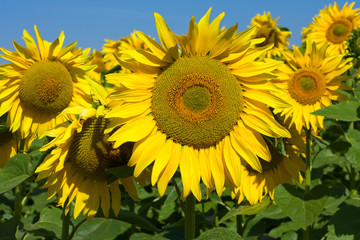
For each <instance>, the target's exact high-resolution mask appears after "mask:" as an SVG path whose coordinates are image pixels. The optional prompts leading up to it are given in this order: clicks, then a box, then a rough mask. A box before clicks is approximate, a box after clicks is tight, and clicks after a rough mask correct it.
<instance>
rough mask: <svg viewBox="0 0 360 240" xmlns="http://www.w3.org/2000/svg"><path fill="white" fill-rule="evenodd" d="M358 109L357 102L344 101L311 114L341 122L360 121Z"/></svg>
mask: <svg viewBox="0 0 360 240" xmlns="http://www.w3.org/2000/svg"><path fill="white" fill-rule="evenodd" d="M359 107H360V102H358V101H345V102H340V103H337V104H334V105H330V106H327V107H324V108H321V109H319V110H316V111H315V112H313V113H312V114H314V115H318V116H325V117H327V118H332V119H338V120H341V121H349V122H351V121H358V120H360V108H359Z"/></svg>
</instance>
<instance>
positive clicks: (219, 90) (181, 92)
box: [106, 9, 290, 201]
mask: <svg viewBox="0 0 360 240" xmlns="http://www.w3.org/2000/svg"><path fill="white" fill-rule="evenodd" d="M210 12H211V9H209V11H208V12H207V13H206V14H205V16H204V17H202V18H201V19H200V21H199V22H198V23H196V22H195V18H194V17H193V18H192V19H191V21H190V25H189V31H188V33H187V35H177V34H175V33H174V32H172V31H171V30H170V28H169V27H168V26H167V24H166V22H165V20H164V19H163V18H162V17H161V16H160V15H159V14H157V13H155V22H156V27H157V31H158V35H159V40H160V42H161V44H159V43H157V42H156V41H154V40H153V39H152V38H150V37H149V36H147V35H146V34H144V33H142V32H139V31H137V32H136V34H137V35H138V37H139V38H140V39H142V40H143V41H144V42H145V43H146V44H147V45H148V47H149V50H127V51H123V52H120V54H121V56H123V58H119V61H120V64H121V65H122V66H126V68H127V69H129V70H131V72H127V73H114V74H109V75H107V76H106V77H107V79H112V80H113V81H115V80H116V81H119V83H120V84H121V85H122V86H123V87H122V89H120V90H118V91H117V92H115V93H113V94H111V96H110V97H111V98H112V99H113V101H120V102H123V104H122V105H119V106H114V109H113V110H111V111H110V112H109V113H108V114H107V115H106V118H112V119H116V120H115V121H113V123H112V124H111V125H110V126H109V128H108V129H107V130H106V132H113V134H112V135H111V136H110V137H109V141H114V147H119V146H120V145H122V144H123V143H126V142H135V146H134V150H133V154H132V156H131V158H130V161H129V163H128V165H129V166H135V169H134V176H135V177H137V176H139V174H141V172H143V170H144V169H146V167H148V166H150V165H151V166H152V176H151V183H152V184H153V185H155V184H156V183H157V187H158V190H159V194H160V195H161V196H162V195H163V194H164V192H165V189H166V187H167V184H168V182H169V180H170V179H171V178H172V177H173V175H174V173H175V172H176V171H177V169H178V167H179V168H180V173H181V178H182V184H183V193H182V197H186V196H187V195H189V193H192V194H194V196H195V197H196V199H197V200H198V201H200V200H201V191H200V181H201V180H202V181H203V182H204V184H205V186H206V187H207V189H208V192H209V191H211V190H212V189H213V188H214V185H215V188H216V191H217V193H218V194H219V195H221V194H222V192H223V190H224V186H229V187H234V186H239V185H240V184H241V175H240V173H241V160H244V161H246V162H247V163H248V164H249V165H250V166H251V167H252V168H253V169H255V170H256V171H259V172H261V171H262V167H261V164H260V161H259V158H262V159H264V160H265V161H269V160H270V156H271V154H270V151H269V149H268V147H267V144H266V142H265V140H264V138H263V136H262V134H264V135H266V136H270V137H274V138H278V137H290V134H289V132H288V131H287V130H286V129H285V128H283V127H282V126H281V125H280V124H278V123H277V122H276V121H275V119H274V118H273V116H272V114H271V112H270V111H269V110H268V107H267V106H266V105H265V102H266V104H268V105H270V106H272V107H286V106H288V105H287V103H286V102H284V101H282V100H281V99H279V98H277V97H275V96H273V95H272V94H270V90H272V89H273V88H275V87H274V86H273V85H272V84H271V83H270V82H269V81H268V80H270V79H272V78H274V77H275V75H273V70H275V69H276V68H278V67H279V66H281V65H282V62H279V61H276V60H273V59H265V60H258V61H257V60H256V59H257V58H258V57H259V56H260V55H262V54H264V53H265V52H266V51H267V50H269V49H271V48H272V45H269V46H264V47H256V45H257V44H259V43H261V42H262V41H263V39H254V38H252V36H253V34H254V32H255V30H256V29H255V28H250V29H248V30H246V31H244V32H240V33H237V25H235V26H232V27H230V28H227V29H224V28H223V29H222V30H220V27H219V25H220V21H221V19H222V18H223V17H224V13H222V14H220V15H219V16H217V17H216V18H215V19H214V20H213V21H212V22H209V18H210ZM119 126H121V127H120V128H118V127H119Z"/></svg>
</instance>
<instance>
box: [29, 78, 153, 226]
mask: <svg viewBox="0 0 360 240" xmlns="http://www.w3.org/2000/svg"><path fill="white" fill-rule="evenodd" d="M92 85H93V86H95V89H93V92H94V94H97V96H95V97H94V99H97V100H100V103H104V100H106V90H105V89H104V88H103V87H102V86H101V85H100V84H98V83H96V82H93V83H92ZM106 111H107V108H106V106H104V105H100V106H98V108H97V109H95V108H86V107H83V106H79V105H78V106H74V107H72V108H69V109H67V110H66V111H64V113H63V114H64V115H65V116H66V117H67V121H66V122H65V123H62V124H60V125H57V126H56V127H55V128H53V129H51V130H48V131H47V132H46V135H47V136H49V137H53V138H54V139H53V140H52V141H51V142H49V143H48V144H47V145H45V146H43V147H42V148H41V149H40V150H42V151H45V150H48V149H51V148H53V149H52V151H51V153H50V154H49V155H48V156H46V158H45V159H44V161H43V162H42V163H41V165H40V166H39V167H38V168H37V169H36V171H35V172H36V173H38V177H37V181H39V180H41V179H44V178H47V180H46V183H45V184H44V186H43V187H47V188H48V198H51V197H52V196H54V195H55V194H58V199H57V201H58V206H61V207H65V213H66V214H67V213H68V212H69V207H70V204H71V202H72V201H73V200H74V198H76V200H75V207H74V218H77V217H78V215H79V214H80V213H82V215H85V214H87V218H88V220H89V221H90V220H91V219H92V218H93V217H94V216H95V214H96V213H97V211H98V208H99V205H100V206H101V209H102V212H103V214H104V216H105V217H109V211H110V207H112V209H113V212H114V214H115V215H116V216H117V215H118V213H119V211H120V207H121V192H120V188H119V183H121V184H122V185H123V186H124V187H125V189H126V190H127V192H128V193H129V195H130V196H131V197H132V198H133V199H138V197H137V192H136V188H135V184H134V183H135V182H134V177H133V176H125V177H123V178H117V179H115V180H114V179H113V176H112V175H111V174H109V173H108V172H107V171H106V169H107V168H112V167H118V166H123V165H125V166H126V163H127V161H128V160H129V158H130V155H131V150H132V147H133V144H132V143H127V144H124V145H123V146H121V147H120V148H113V147H112V144H111V143H110V142H108V141H107V135H106V134H104V130H105V128H106V127H107V124H108V122H109V120H108V119H105V118H104V115H105V113H106ZM145 174H147V173H146V172H144V174H143V175H142V176H140V177H139V178H138V181H139V182H143V181H144V180H145V178H143V176H145ZM145 177H146V176H145Z"/></svg>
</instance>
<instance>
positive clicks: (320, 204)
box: [274, 184, 328, 229]
mask: <svg viewBox="0 0 360 240" xmlns="http://www.w3.org/2000/svg"><path fill="white" fill-rule="evenodd" d="M274 198H275V199H274V200H275V202H276V204H277V205H278V206H279V208H280V209H281V210H282V211H283V212H284V213H286V214H287V215H288V216H289V217H290V218H291V220H293V221H294V222H295V223H297V224H298V225H299V226H300V227H302V228H304V229H305V228H306V227H307V226H309V225H311V224H312V223H313V222H314V221H315V220H316V218H317V217H318V216H319V215H320V213H321V211H322V209H323V208H324V205H325V203H326V200H327V198H328V197H327V188H326V187H324V186H322V185H318V186H316V187H314V188H313V189H312V190H311V191H310V192H309V193H308V194H305V193H304V191H302V190H301V189H297V188H296V186H293V185H289V184H282V185H279V186H277V187H276V189H275V196H274Z"/></svg>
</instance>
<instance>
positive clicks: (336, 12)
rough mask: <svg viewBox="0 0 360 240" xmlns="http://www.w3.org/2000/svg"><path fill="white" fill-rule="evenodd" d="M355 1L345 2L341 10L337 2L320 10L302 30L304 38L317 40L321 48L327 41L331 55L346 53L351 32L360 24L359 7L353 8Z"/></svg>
mask: <svg viewBox="0 0 360 240" xmlns="http://www.w3.org/2000/svg"><path fill="white" fill-rule="evenodd" d="M354 4H355V2H353V3H351V4H349V5H348V3H345V4H344V6H343V8H342V9H341V10H340V8H339V6H338V5H337V3H336V2H334V6H332V5H331V4H329V6H328V7H325V9H322V10H320V13H319V15H316V16H315V17H314V18H313V22H312V23H311V24H309V26H308V27H307V28H304V29H303V31H302V34H303V39H304V40H306V39H310V40H311V41H314V42H316V45H317V47H318V48H320V47H321V46H322V45H323V44H324V43H325V42H328V43H329V47H328V50H327V51H328V53H329V54H330V55H334V54H342V53H345V49H346V40H347V39H348V37H349V35H350V32H351V31H353V30H355V29H357V28H358V27H359V26H360V15H359V8H356V9H352V8H353V6H354Z"/></svg>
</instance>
